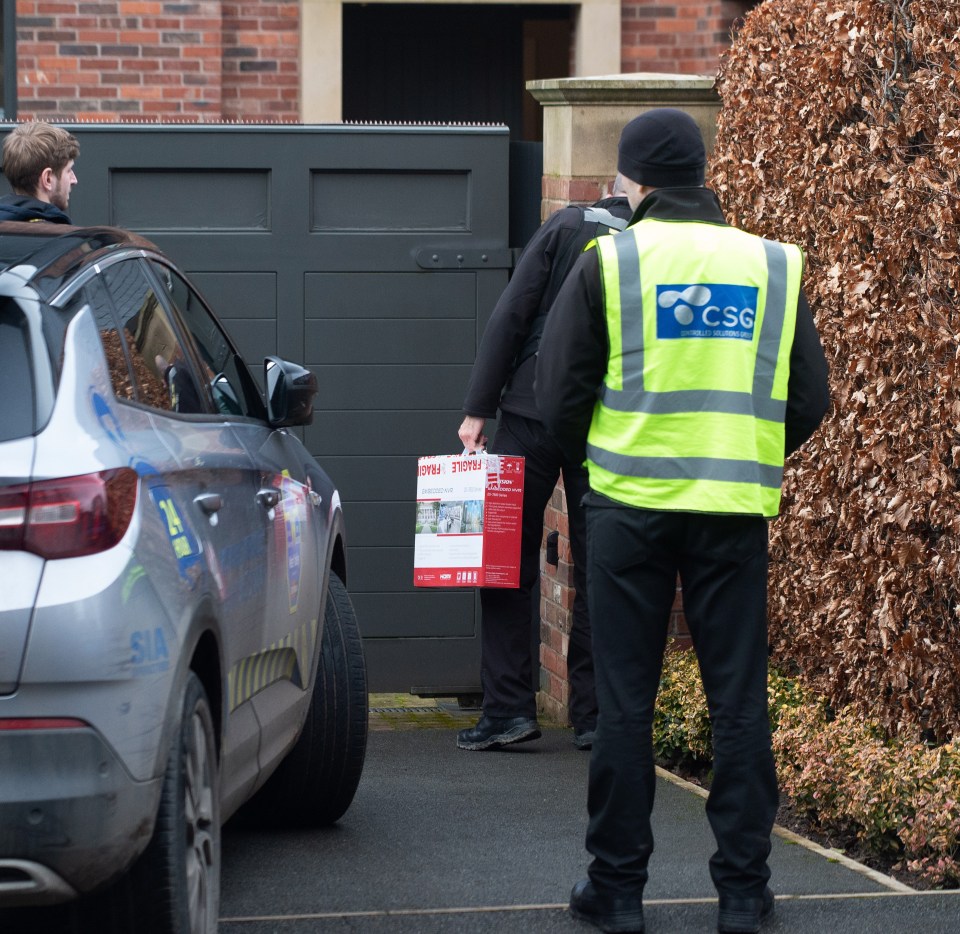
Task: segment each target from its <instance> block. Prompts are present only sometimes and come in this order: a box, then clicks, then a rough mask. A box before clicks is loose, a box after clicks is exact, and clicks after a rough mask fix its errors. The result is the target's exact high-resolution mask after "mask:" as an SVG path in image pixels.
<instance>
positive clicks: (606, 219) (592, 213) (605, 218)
mask: <svg viewBox="0 0 960 934" xmlns="http://www.w3.org/2000/svg"><path fill="white" fill-rule="evenodd" d="M583 219H584V220H585V221H590V222H591V223H594V224H605V225H606V226H607V227H612V228H613V229H614V230H623V229H624V228H625V227H626V226H627V221H626V220H625V219H624V218H622V217H617V216H616V214H611V213H610V212H609V211H608V210H607V209H606V208H597V207H593V208H585V209H584V212H583Z"/></svg>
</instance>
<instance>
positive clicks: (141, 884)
mask: <svg viewBox="0 0 960 934" xmlns="http://www.w3.org/2000/svg"><path fill="white" fill-rule="evenodd" d="M181 710H182V713H181V718H180V725H179V728H178V730H177V732H176V734H175V736H174V740H173V745H172V746H171V749H170V755H169V757H168V760H167V770H166V774H165V776H164V782H163V791H162V792H161V796H160V807H159V810H158V812H157V820H156V824H155V825H154V830H153V837H152V838H151V839H150V843H149V844H148V845H147V848H146V849H145V850H144V852H143V853H142V854H141V856H140V858H139V859H138V860H137V862H136V863H134V865H133V867H132V868H131V869H130V871H129V873H127V875H126V876H125V877H124V878H123V879H122V880H121V881H120V882H119V883H117V884H116V885H115V886H113V887H112V888H111V889H110V890H108V892H107V893H105V897H104V898H101V899H96V901H95V902H94V906H93V907H94V910H95V911H96V914H97V915H98V916H99V921H100V922H101V923H102V927H100V928H99V929H100V930H118V931H136V932H137V934H216V930H217V920H218V916H219V913H220V801H219V783H218V776H217V751H216V739H215V733H214V724H213V715H212V714H211V711H210V704H209V702H208V700H207V695H206V692H205V691H204V689H203V685H202V684H201V683H200V680H199V678H197V676H196V675H195V674H193V673H192V672H191V673H190V675H189V676H188V678H187V683H186V687H185V689H184V695H183V702H182V708H181Z"/></svg>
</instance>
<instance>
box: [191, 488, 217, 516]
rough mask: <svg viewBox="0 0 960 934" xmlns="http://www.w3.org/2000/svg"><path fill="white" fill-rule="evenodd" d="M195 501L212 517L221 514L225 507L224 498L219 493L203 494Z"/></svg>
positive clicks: (196, 497) (194, 499)
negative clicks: (216, 513)
mask: <svg viewBox="0 0 960 934" xmlns="http://www.w3.org/2000/svg"><path fill="white" fill-rule="evenodd" d="M193 501H194V502H195V503H196V504H197V505H198V506H199V507H200V508H201V509H202V510H203V511H204V512H205V513H206V514H207V515H208V516H212V515H213V514H214V513H215V512H219V511H220V509H221V508H222V506H223V498H222V497H221V496H220V494H219V493H201V494H200V495H199V496H195V497H194V498H193Z"/></svg>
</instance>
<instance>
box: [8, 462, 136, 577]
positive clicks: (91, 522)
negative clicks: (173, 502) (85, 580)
mask: <svg viewBox="0 0 960 934" xmlns="http://www.w3.org/2000/svg"><path fill="white" fill-rule="evenodd" d="M137 489H138V483H137V474H136V471H134V470H131V469H130V468H129V467H121V468H119V469H118V470H101V471H100V472H99V473H90V474H83V475H82V476H79V477H60V478H58V479H56V480H35V481H34V482H33V483H25V484H20V485H18V486H8V487H0V550H6V551H11V550H13V551H31V552H33V553H34V554H36V555H40V557H42V558H77V557H80V556H81V555H92V554H95V553H96V552H98V551H106V550H107V549H108V548H112V547H113V546H114V545H116V544H117V542H119V541H120V539H121V538H123V536H124V534H125V533H126V531H127V528H128V526H129V525H130V519H131V518H132V516H133V510H134V508H135V506H136V504H137Z"/></svg>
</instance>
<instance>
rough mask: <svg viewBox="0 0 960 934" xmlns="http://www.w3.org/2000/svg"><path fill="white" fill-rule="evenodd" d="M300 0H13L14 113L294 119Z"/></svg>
mask: <svg viewBox="0 0 960 934" xmlns="http://www.w3.org/2000/svg"><path fill="white" fill-rule="evenodd" d="M299 11H300V3H299V0H246V2H242V0H240V2H233V0H222V2H221V0H191V2H187V0H183V2H168V0H112V2H107V0H102V2H95V0H17V97H18V108H17V112H18V117H19V118H20V119H29V118H32V117H38V118H41V119H49V120H70V121H124V120H160V119H162V120H166V121H170V120H176V121H183V122H190V123H202V122H216V121H220V120H224V119H236V118H239V117H245V118H253V119H257V120H261V119H269V120H282V121H296V120H297V119H298V116H299Z"/></svg>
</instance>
